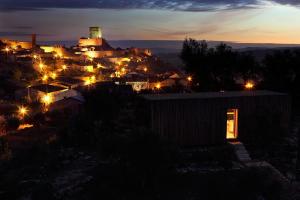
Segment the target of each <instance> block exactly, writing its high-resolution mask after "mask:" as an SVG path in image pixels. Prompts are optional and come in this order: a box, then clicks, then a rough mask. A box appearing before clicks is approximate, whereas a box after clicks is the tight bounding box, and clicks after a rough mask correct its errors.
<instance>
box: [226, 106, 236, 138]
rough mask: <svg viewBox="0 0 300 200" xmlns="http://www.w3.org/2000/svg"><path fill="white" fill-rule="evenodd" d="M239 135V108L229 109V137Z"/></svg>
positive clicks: (227, 136) (227, 132)
mask: <svg viewBox="0 0 300 200" xmlns="http://www.w3.org/2000/svg"><path fill="white" fill-rule="evenodd" d="M237 137H238V109H228V110H227V131H226V138H227V139H236V138H237Z"/></svg>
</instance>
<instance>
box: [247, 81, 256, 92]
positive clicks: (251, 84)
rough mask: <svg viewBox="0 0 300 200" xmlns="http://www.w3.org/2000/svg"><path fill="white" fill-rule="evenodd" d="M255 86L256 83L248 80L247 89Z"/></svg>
mask: <svg viewBox="0 0 300 200" xmlns="http://www.w3.org/2000/svg"><path fill="white" fill-rule="evenodd" d="M253 88H254V83H253V82H251V81H248V82H246V84H245V89H247V90H252V89H253Z"/></svg>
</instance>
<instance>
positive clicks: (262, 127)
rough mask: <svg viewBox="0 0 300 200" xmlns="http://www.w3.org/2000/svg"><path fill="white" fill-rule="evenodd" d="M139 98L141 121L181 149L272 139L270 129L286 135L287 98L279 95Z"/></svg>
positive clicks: (273, 93) (261, 93)
mask: <svg viewBox="0 0 300 200" xmlns="http://www.w3.org/2000/svg"><path fill="white" fill-rule="evenodd" d="M143 99H144V100H145V102H144V103H145V104H144V105H146V106H144V107H146V108H147V112H144V114H145V113H148V115H146V117H145V118H144V119H145V122H146V123H147V124H148V125H149V126H150V128H151V129H152V131H153V132H154V133H157V134H159V135H160V136H162V137H163V138H165V139H168V140H171V141H173V142H175V143H177V144H179V145H183V146H193V145H216V144H222V143H225V142H226V140H228V139H231V140H232V139H238V140H241V141H246V140H251V138H252V139H253V137H252V136H254V135H256V136H257V135H258V134H268V135H271V136H272V134H273V133H270V131H272V130H278V131H280V134H287V133H288V132H289V121H290V98H289V96H288V95H286V94H282V93H276V92H271V91H239V92H207V93H193V94H151V95H143ZM270 125H272V127H271V126H270ZM265 132H266V133H265ZM267 132H268V133H267ZM276 132H277V131H276ZM274 134H275V132H274ZM276 134H277V133H276Z"/></svg>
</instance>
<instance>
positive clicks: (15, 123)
mask: <svg viewBox="0 0 300 200" xmlns="http://www.w3.org/2000/svg"><path fill="white" fill-rule="evenodd" d="M20 123H21V122H20V120H19V119H18V118H16V117H10V118H8V119H7V120H6V128H7V129H8V130H16V129H17V128H18V127H19V126H20Z"/></svg>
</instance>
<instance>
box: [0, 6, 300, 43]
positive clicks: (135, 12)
mask: <svg viewBox="0 0 300 200" xmlns="http://www.w3.org/2000/svg"><path fill="white" fill-rule="evenodd" d="M89 26H101V27H102V29H103V34H104V37H105V38H106V39H108V40H119V39H120V40H124V39H132V40H153V39H155V40H156V39H157V40H182V39H184V38H185V37H193V38H196V39H206V40H218V41H235V42H251V43H292V44H293V43H294V44H295V43H298V44H300V0H0V38H3V37H4V38H14V39H24V40H29V36H28V35H29V34H31V33H37V34H38V37H39V38H38V39H39V40H44V41H56V40H76V39H78V38H79V37H81V36H88V27H89Z"/></svg>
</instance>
